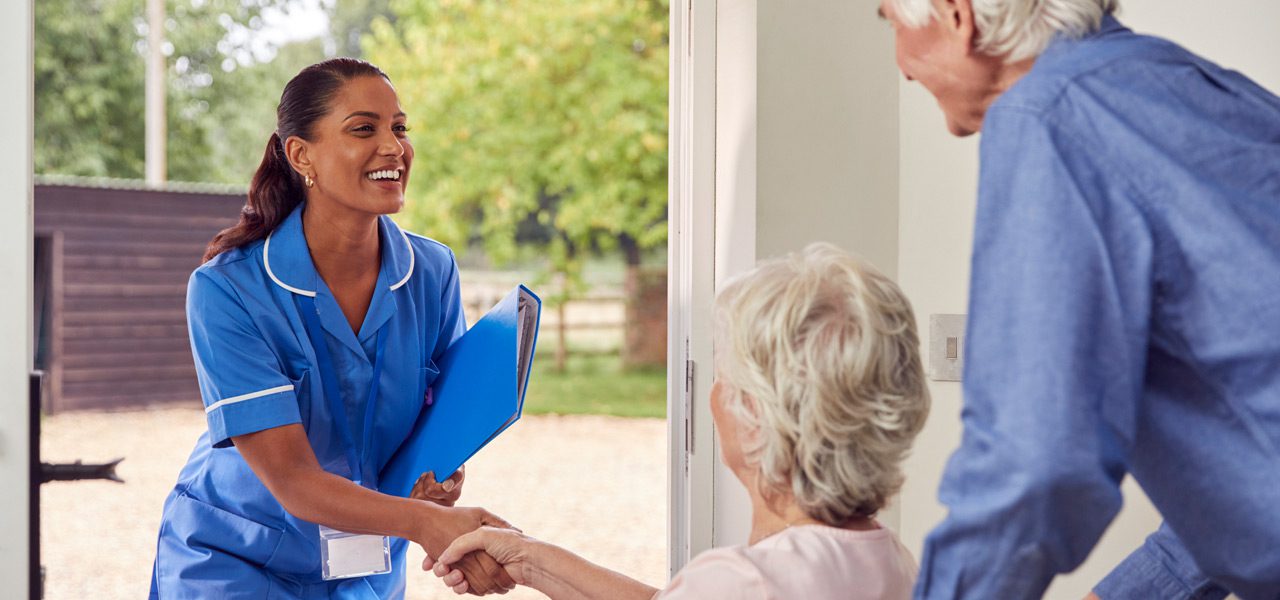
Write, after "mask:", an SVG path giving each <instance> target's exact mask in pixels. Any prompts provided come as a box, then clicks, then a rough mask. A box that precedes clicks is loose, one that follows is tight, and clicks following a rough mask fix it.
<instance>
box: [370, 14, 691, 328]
mask: <svg viewBox="0 0 1280 600" xmlns="http://www.w3.org/2000/svg"><path fill="white" fill-rule="evenodd" d="M668 4H669V3H668V1H667V0H508V1H501V2H500V1H496V0H392V3H391V13H392V15H393V16H394V21H391V20H387V19H379V20H375V22H374V24H373V35H372V36H371V37H370V38H369V39H368V40H367V41H366V42H365V47H364V49H365V53H366V56H368V57H369V58H370V60H372V61H373V62H375V63H377V64H379V65H381V66H382V67H383V68H384V69H385V70H387V72H388V73H389V74H390V75H391V76H392V79H393V80H394V81H395V82H396V85H397V88H398V90H399V92H400V99H401V103H402V104H403V105H404V106H405V107H406V111H407V112H409V113H410V114H411V118H412V119H413V121H416V122H417V123H418V124H419V125H418V126H416V128H415V129H414V130H413V131H412V133H411V134H410V137H411V139H412V140H413V142H414V145H415V148H416V150H417V157H418V158H417V159H416V161H415V166H414V174H413V177H412V179H411V180H410V189H409V196H410V206H409V208H408V210H407V212H406V214H405V216H404V218H405V219H406V220H407V221H408V222H409V224H410V226H413V227H418V228H421V229H423V230H425V231H429V232H431V234H432V235H433V236H436V237H439V238H441V239H442V241H445V242H446V243H449V244H451V245H454V246H455V247H458V248H465V247H466V246H467V245H469V244H470V243H474V242H479V243H481V244H483V246H484V248H485V249H486V251H487V253H488V254H489V255H490V256H491V257H493V258H495V259H496V260H499V261H501V260H505V259H510V258H513V257H516V256H517V255H519V254H521V253H522V251H524V252H526V253H527V252H537V253H538V254H539V255H540V256H544V257H546V258H547V259H548V263H549V270H550V271H551V273H553V274H555V275H557V276H558V277H559V278H560V279H561V280H562V281H564V282H565V283H566V285H564V286H563V288H562V292H561V293H559V294H552V295H548V297H547V300H548V301H549V303H550V304H552V305H555V304H561V305H562V304H563V302H564V301H566V300H567V299H568V297H569V295H571V294H573V293H576V291H577V290H579V289H580V287H581V283H582V282H581V277H580V273H581V260H582V258H583V255H584V254H586V253H588V252H595V251H614V250H618V249H621V250H623V255H624V256H625V257H626V259H627V263H628V267H629V270H632V271H633V270H634V269H636V268H638V266H639V262H640V256H641V253H642V251H643V250H645V249H648V248H654V247H658V246H661V245H663V244H665V243H666V209H667V153H666V149H667V134H666V127H667V69H668V66H667V61H668V55H667V53H668V39H667V38H668ZM529 232H532V233H533V235H521V234H522V233H525V234H527V233H529Z"/></svg>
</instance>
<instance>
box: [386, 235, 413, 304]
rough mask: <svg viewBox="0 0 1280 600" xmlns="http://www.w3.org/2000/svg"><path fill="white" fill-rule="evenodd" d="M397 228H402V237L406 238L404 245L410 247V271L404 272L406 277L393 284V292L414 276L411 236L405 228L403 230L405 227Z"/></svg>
mask: <svg viewBox="0 0 1280 600" xmlns="http://www.w3.org/2000/svg"><path fill="white" fill-rule="evenodd" d="M396 229H399V230H400V237H402V238H404V245H405V247H407V248H408V249H409V271H408V272H407V273H405V274H404V279H401V280H400V281H398V282H397V283H396V284H395V285H393V286H391V291H393V292H394V291H396V290H397V289H399V288H400V286H402V285H404V284H405V283H406V282H408V281H409V278H410V277H413V260H414V259H413V244H411V243H409V236H408V235H405V233H404V230H403V229H400V228H399V227H397V228H396Z"/></svg>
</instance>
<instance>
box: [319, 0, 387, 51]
mask: <svg viewBox="0 0 1280 600" xmlns="http://www.w3.org/2000/svg"><path fill="white" fill-rule="evenodd" d="M329 1H330V2H331V5H330V6H329V36H330V37H331V38H332V40H333V44H334V47H335V48H336V49H337V51H338V54H339V55H341V56H354V57H357V58H359V57H362V56H364V49H363V48H362V47H361V42H362V40H363V39H364V36H365V35H367V34H368V33H369V30H370V27H371V26H372V24H373V21H374V19H376V18H377V17H379V16H381V17H383V18H391V19H394V16H393V15H388V13H387V10H388V8H389V7H390V5H391V0H329Z"/></svg>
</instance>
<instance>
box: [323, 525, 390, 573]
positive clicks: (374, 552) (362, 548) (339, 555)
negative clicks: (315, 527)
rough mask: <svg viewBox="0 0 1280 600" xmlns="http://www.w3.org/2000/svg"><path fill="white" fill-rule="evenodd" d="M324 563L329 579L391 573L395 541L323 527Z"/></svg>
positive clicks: (384, 537)
mask: <svg viewBox="0 0 1280 600" xmlns="http://www.w3.org/2000/svg"><path fill="white" fill-rule="evenodd" d="M320 564H321V566H322V571H323V576H324V580H325V581H329V580H331V579H347V578H349V577H364V576H366V575H381V574H383V573H390V572H391V540H390V538H388V537H387V536H385V535H361V534H358V533H347V532H345V531H338V530H337V529H331V528H329V527H325V526H324V525H321V526H320Z"/></svg>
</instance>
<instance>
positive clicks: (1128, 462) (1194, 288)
mask: <svg viewBox="0 0 1280 600" xmlns="http://www.w3.org/2000/svg"><path fill="white" fill-rule="evenodd" d="M970 289H971V298H970V309H969V323H968V340H967V343H966V352H967V358H966V361H965V373H964V395H965V406H964V412H963V420H964V438H963V441H962V444H961V447H960V449H959V450H957V451H956V453H955V454H954V455H953V456H952V457H951V460H950V462H949V463H948V465H947V469H946V472H945V475H944V477H943V482H942V487H941V490H940V493H939V495H940V498H941V500H942V501H943V502H944V503H945V504H946V505H947V506H948V507H949V508H950V512H949V514H948V516H947V518H946V520H945V521H944V522H943V523H942V524H941V525H940V526H939V527H938V528H937V529H935V530H934V531H933V532H932V533H931V534H930V536H929V538H928V539H927V541H926V543H925V550H924V556H923V558H922V565H921V572H920V580H919V583H918V586H917V588H916V596H917V597H918V598H999V599H1001V600H1010V599H1017V598H1036V597H1039V596H1040V595H1041V594H1043V593H1044V590H1045V588H1046V587H1047V586H1048V584H1049V582H1050V581H1051V580H1052V578H1053V576H1054V575H1055V574H1057V573H1063V572H1067V571H1071V570H1073V569H1074V568H1076V567H1077V566H1078V565H1080V563H1081V562H1082V561H1084V559H1085V557H1086V556H1087V555H1088V554H1089V551H1090V550H1091V549H1092V548H1093V546H1094V544H1095V543H1097V540H1098V538H1099V536H1101V535H1102V532H1103V530H1104V529H1106V527H1107V525H1108V524H1109V523H1110V522H1111V520H1112V518H1114V516H1115V514H1116V513H1117V511H1118V510H1119V509H1120V504H1121V495H1120V490H1119V485H1120V482H1121V480H1122V479H1123V478H1124V477H1125V476H1126V474H1131V475H1132V476H1133V477H1134V478H1135V479H1136V480H1137V481H1138V483H1139V484H1141V486H1142V487H1143V489H1144V490H1145V491H1146V493H1147V495H1148V496H1149V497H1150V498H1151V500H1152V501H1153V502H1154V504H1155V505H1156V507H1157V508H1158V509H1159V510H1160V512H1161V514H1162V515H1163V517H1164V518H1165V522H1166V526H1167V528H1168V531H1167V534H1159V535H1157V536H1156V537H1155V538H1154V539H1153V541H1152V542H1151V544H1149V545H1148V546H1144V548H1143V549H1141V550H1139V551H1138V552H1137V553H1135V555H1134V556H1133V557H1131V558H1130V560H1128V561H1126V562H1125V563H1124V566H1122V567H1121V570H1119V571H1117V573H1116V574H1115V576H1113V577H1109V578H1108V579H1107V580H1106V585H1105V586H1103V587H1101V588H1100V590H1101V591H1103V592H1108V593H1111V594H1115V597H1117V598H1136V597H1144V598H1152V597H1159V598H1196V597H1197V596H1196V595H1195V594H1198V593H1204V594H1213V593H1220V591H1221V589H1229V590H1231V591H1232V592H1234V593H1235V594H1237V595H1239V596H1241V597H1242V598H1245V599H1247V600H1248V599H1253V598H1267V599H1274V598H1278V597H1280V98H1277V97H1276V96H1274V95H1272V94H1270V93H1268V92H1267V91H1265V90H1263V89H1262V88H1260V87H1259V86H1257V85H1256V84H1254V83H1252V82H1251V81H1249V80H1248V79H1246V78H1245V77H1244V76H1242V75H1240V74H1238V73H1235V72H1232V71H1228V70H1225V69H1222V68H1221V67H1218V66H1216V65H1214V64H1212V63H1209V62H1207V61H1205V60H1204V59H1201V58H1199V57H1197V56H1195V55H1193V54H1191V53H1189V52H1187V51H1186V50H1184V49H1182V48H1180V47H1178V46H1177V45H1174V44H1172V43H1170V42H1167V41H1163V40H1159V39H1156V38H1151V37H1146V36H1139V35H1135V34H1134V33H1133V32H1131V31H1129V30H1128V29H1126V28H1124V27H1123V26H1121V25H1120V24H1119V23H1118V22H1117V21H1116V20H1114V19H1112V18H1109V17H1108V18H1107V19H1106V21H1105V22H1104V24H1103V27H1102V28H1101V29H1100V30H1099V31H1098V32H1096V33H1094V34H1091V35H1088V36H1085V37H1083V38H1079V39H1067V38H1060V39H1058V40H1056V41H1055V42H1054V43H1053V45H1052V46H1051V47H1050V48H1049V49H1048V50H1046V52H1045V53H1044V54H1042V55H1041V56H1040V58H1039V59H1037V61H1036V64H1035V66H1034V67H1033V68H1032V70H1031V71H1030V72H1029V73H1028V74H1027V75H1026V76H1025V77H1024V78H1023V79H1022V80H1021V81H1019V82H1018V83H1017V84H1016V85H1015V86H1014V87H1013V88H1011V89H1010V90H1009V91H1008V92H1006V93H1005V94H1004V95H1003V96H1001V97H1000V98H999V99H998V100H997V101H996V103H995V104H994V105H993V106H992V107H991V109H990V110H989V112H988V113H987V116H986V120H985V122H984V125H983V139H982V143H981V173H980V185H979V198H978V212H977V226H976V231H975V235H974V255H973V272H972V281H971V288H970ZM1178 540H1182V542H1184V543H1180V542H1179V541H1178ZM1161 578H1163V579H1161ZM1170 578H1172V580H1173V581H1175V582H1176V585H1173V584H1169V580H1170ZM1162 585H1163V586H1165V587H1153V586H1162ZM1151 589H1160V590H1161V595H1160V596H1151V595H1144V594H1143V592H1142V590H1151ZM1215 589H1216V590H1218V591H1214V590H1215ZM1179 590H1180V591H1179ZM1165 593H1168V594H1170V595H1164V594H1165ZM1206 597H1213V596H1206ZM1104 600H1106V599H1104Z"/></svg>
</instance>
